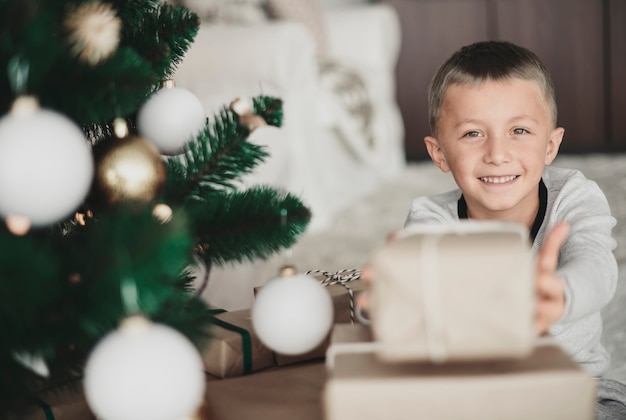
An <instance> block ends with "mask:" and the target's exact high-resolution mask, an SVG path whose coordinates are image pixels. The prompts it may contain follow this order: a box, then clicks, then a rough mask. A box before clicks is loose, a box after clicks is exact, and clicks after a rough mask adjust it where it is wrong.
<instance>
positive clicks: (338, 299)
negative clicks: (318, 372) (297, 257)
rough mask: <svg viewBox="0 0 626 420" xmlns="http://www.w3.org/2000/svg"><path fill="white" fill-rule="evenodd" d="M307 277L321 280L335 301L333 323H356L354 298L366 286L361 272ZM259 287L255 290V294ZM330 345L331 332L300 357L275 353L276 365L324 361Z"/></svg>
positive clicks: (341, 272) (353, 271)
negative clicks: (316, 360)
mask: <svg viewBox="0 0 626 420" xmlns="http://www.w3.org/2000/svg"><path fill="white" fill-rule="evenodd" d="M306 274H307V275H309V276H311V277H313V278H315V279H317V280H319V282H320V284H321V285H322V286H324V287H325V288H326V290H327V291H328V293H329V294H330V297H331V299H332V301H333V311H334V316H333V323H334V324H337V323H352V322H355V315H354V297H355V296H356V294H357V293H359V292H361V291H363V290H365V284H364V283H363V281H361V279H360V277H361V272H360V271H358V270H352V269H351V270H340V271H337V272H328V271H321V270H313V271H308V272H307V273H306ZM258 290H259V287H257V288H255V293H256V292H257V291H258ZM329 343H330V332H329V334H328V336H327V337H326V339H324V341H322V343H320V344H319V345H318V346H317V347H316V348H314V349H313V350H311V351H309V352H307V353H304V354H300V355H295V356H294V355H285V354H280V353H275V355H274V360H275V363H276V365H278V366H285V365H290V364H293V363H298V362H304V361H309V360H315V359H323V358H324V357H325V355H326V349H327V348H328V345H329Z"/></svg>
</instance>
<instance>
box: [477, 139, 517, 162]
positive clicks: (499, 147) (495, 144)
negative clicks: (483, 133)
mask: <svg viewBox="0 0 626 420" xmlns="http://www.w3.org/2000/svg"><path fill="white" fill-rule="evenodd" d="M484 156H485V157H484V158H485V162H486V163H490V164H493V165H502V164H503V163H507V162H510V161H511V156H512V155H511V148H510V144H509V142H508V141H507V139H506V138H504V137H500V136H489V137H488V138H487V141H486V142H485V155H484Z"/></svg>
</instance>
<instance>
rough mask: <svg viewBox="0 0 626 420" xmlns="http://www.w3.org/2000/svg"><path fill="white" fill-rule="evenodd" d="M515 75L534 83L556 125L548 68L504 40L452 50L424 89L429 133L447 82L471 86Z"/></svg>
mask: <svg viewBox="0 0 626 420" xmlns="http://www.w3.org/2000/svg"><path fill="white" fill-rule="evenodd" d="M508 78H519V79H524V80H532V81H535V82H537V84H538V85H539V87H541V89H542V91H543V93H544V95H545V98H546V100H547V101H548V105H549V106H550V108H551V111H552V123H553V126H554V127H556V121H557V107H556V98H555V93H554V84H553V82H552V78H551V77H550V73H549V72H548V69H547V68H546V66H545V65H544V64H543V62H542V61H541V60H540V59H539V57H538V56H537V55H536V54H535V53H533V52H532V51H530V50H528V49H526V48H523V47H520V46H518V45H515V44H512V43H510V42H506V41H485V42H477V43H475V44H472V45H468V46H466V47H463V48H461V49H460V50H459V51H457V52H455V53H454V54H453V55H452V57H450V58H449V59H448V60H447V61H446V62H445V63H444V64H443V65H442V66H441V67H440V68H439V70H438V71H437V73H436V74H435V76H434V78H433V80H432V82H431V84H430V87H429V89H428V117H429V123H430V130H431V133H432V135H434V136H436V134H437V123H438V122H439V114H440V112H441V106H442V104H443V96H444V94H445V93H446V90H447V89H448V87H450V86H451V85H456V84H458V85H471V84H478V83H481V82H484V81H485V80H504V79H508Z"/></svg>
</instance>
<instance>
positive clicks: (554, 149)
mask: <svg viewBox="0 0 626 420" xmlns="http://www.w3.org/2000/svg"><path fill="white" fill-rule="evenodd" d="M564 134H565V129H564V128H563V127H557V128H555V129H554V130H552V133H551V134H550V138H549V139H548V147H547V149H546V158H545V162H544V164H545V165H550V164H551V163H552V162H553V161H554V158H556V155H557V154H558V153H559V147H561V142H562V141H563V135H564Z"/></svg>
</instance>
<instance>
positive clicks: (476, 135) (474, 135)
mask: <svg viewBox="0 0 626 420" xmlns="http://www.w3.org/2000/svg"><path fill="white" fill-rule="evenodd" d="M479 136H480V132H479V131H468V132H467V133H465V134H463V137H479Z"/></svg>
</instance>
